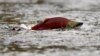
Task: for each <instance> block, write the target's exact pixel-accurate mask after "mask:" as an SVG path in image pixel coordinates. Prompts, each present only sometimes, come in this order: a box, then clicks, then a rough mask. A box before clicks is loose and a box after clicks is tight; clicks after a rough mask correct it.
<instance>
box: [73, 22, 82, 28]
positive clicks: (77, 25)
mask: <svg viewBox="0 0 100 56" xmlns="http://www.w3.org/2000/svg"><path fill="white" fill-rule="evenodd" d="M82 25H83V23H82V22H78V23H77V24H76V25H75V27H81V26H82Z"/></svg>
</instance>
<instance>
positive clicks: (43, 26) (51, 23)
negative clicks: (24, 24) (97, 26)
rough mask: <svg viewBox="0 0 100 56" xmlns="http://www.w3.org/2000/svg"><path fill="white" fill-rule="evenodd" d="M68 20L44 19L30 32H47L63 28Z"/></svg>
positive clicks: (60, 18)
mask: <svg viewBox="0 0 100 56" xmlns="http://www.w3.org/2000/svg"><path fill="white" fill-rule="evenodd" d="M68 21H69V20H68V19H66V18H63V17H53V18H46V19H45V20H44V21H43V22H41V23H39V24H37V25H35V26H33V27H32V28H31V29H32V30H48V29H55V28H65V27H66V26H67V24H68Z"/></svg>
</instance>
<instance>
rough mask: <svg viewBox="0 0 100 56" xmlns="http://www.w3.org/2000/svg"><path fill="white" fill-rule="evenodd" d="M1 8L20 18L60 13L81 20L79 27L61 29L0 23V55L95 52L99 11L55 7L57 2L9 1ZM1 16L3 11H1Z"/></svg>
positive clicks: (94, 55)
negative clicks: (15, 27)
mask: <svg viewBox="0 0 100 56" xmlns="http://www.w3.org/2000/svg"><path fill="white" fill-rule="evenodd" d="M6 6H7V7H8V8H9V9H6V10H3V11H1V12H2V13H1V15H2V14H4V13H7V14H11V15H12V16H16V15H17V16H18V17H19V18H21V21H28V22H30V21H37V20H40V19H44V18H45V17H55V16H62V17H66V18H69V19H71V20H75V21H78V22H83V23H84V25H83V26H82V27H80V28H79V29H71V30H69V29H66V30H64V31H62V30H58V29H54V30H43V31H30V30H22V31H10V30H9V28H7V24H0V56H22V55H23V56H55V55H56V56H99V55H100V22H99V21H100V19H99V18H100V12H99V11H91V10H77V11H76V10H74V9H73V10H58V8H60V7H59V6H55V5H50V4H46V5H45V4H43V5H36V4H35V5H33V4H15V5H14V4H13V6H12V5H11V4H10V5H9V4H8V5H6ZM3 16H5V15H3Z"/></svg>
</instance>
